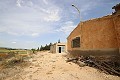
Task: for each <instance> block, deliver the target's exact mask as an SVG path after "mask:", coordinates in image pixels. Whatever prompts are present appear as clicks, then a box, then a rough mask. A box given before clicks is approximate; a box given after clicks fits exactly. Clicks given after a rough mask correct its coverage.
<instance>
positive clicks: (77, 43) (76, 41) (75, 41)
mask: <svg viewBox="0 0 120 80" xmlns="http://www.w3.org/2000/svg"><path fill="white" fill-rule="evenodd" d="M71 44H72V45H71V46H72V48H78V47H80V37H76V38H75V39H73V40H72V43H71Z"/></svg>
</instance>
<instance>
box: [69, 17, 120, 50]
mask: <svg viewBox="0 0 120 80" xmlns="http://www.w3.org/2000/svg"><path fill="white" fill-rule="evenodd" d="M78 36H80V38H81V40H80V41H81V42H80V44H81V47H80V48H71V41H72V39H74V38H75V37H78ZM67 45H68V51H72V50H82V49H88V50H89V49H97V50H99V49H111V48H120V15H110V16H104V17H102V18H97V19H93V20H88V21H84V22H82V23H80V24H79V25H78V26H77V27H76V28H75V29H74V30H73V31H72V32H71V34H70V35H69V36H68V38H67Z"/></svg>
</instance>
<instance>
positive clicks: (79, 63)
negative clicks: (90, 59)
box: [77, 61, 86, 67]
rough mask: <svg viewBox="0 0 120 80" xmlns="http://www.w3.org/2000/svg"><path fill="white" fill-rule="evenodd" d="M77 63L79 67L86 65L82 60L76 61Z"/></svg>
mask: <svg viewBox="0 0 120 80" xmlns="http://www.w3.org/2000/svg"><path fill="white" fill-rule="evenodd" d="M77 64H78V65H79V66H80V67H84V66H86V64H85V63H84V62H81V61H77Z"/></svg>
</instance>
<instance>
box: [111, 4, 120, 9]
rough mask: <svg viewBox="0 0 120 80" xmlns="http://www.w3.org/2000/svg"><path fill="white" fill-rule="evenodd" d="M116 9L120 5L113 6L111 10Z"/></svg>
mask: <svg viewBox="0 0 120 80" xmlns="http://www.w3.org/2000/svg"><path fill="white" fill-rule="evenodd" d="M117 7H120V3H118V4H116V5H115V6H113V7H112V9H115V8H117Z"/></svg>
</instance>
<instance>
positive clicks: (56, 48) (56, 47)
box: [50, 43, 67, 53]
mask: <svg viewBox="0 0 120 80" xmlns="http://www.w3.org/2000/svg"><path fill="white" fill-rule="evenodd" d="M50 52H51V53H64V52H67V45H66V43H55V44H53V45H52V46H50Z"/></svg>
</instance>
